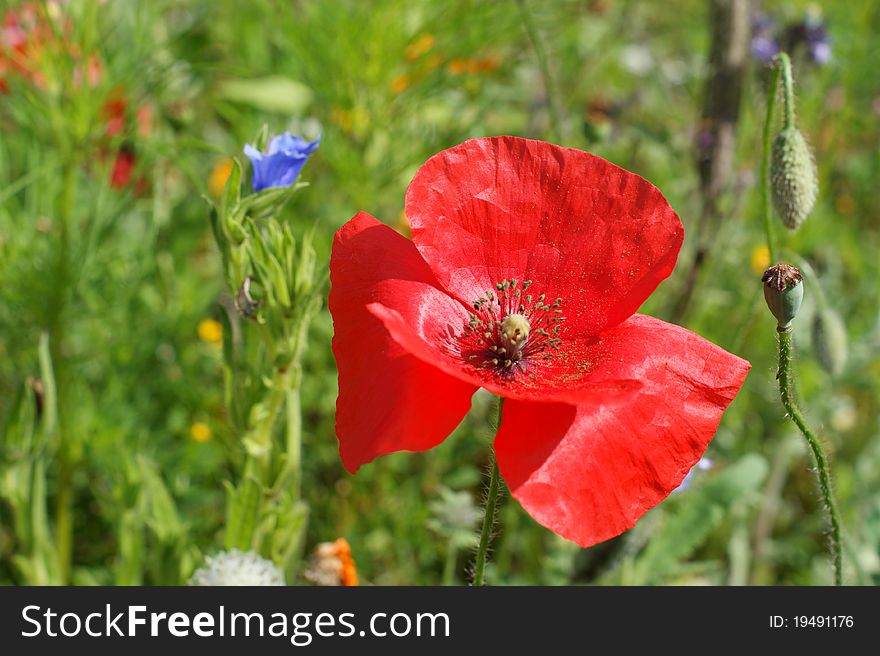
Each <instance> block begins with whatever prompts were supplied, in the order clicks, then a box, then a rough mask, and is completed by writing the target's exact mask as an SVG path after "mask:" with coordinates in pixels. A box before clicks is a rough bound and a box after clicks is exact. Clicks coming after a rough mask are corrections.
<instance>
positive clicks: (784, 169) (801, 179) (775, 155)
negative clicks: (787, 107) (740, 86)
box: [770, 126, 819, 230]
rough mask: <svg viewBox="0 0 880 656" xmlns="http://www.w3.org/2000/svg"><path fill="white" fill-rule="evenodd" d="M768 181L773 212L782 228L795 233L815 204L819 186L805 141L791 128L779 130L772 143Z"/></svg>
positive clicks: (799, 132) (798, 132) (814, 165)
mask: <svg viewBox="0 0 880 656" xmlns="http://www.w3.org/2000/svg"><path fill="white" fill-rule="evenodd" d="M770 180H771V189H772V192H773V206H774V208H775V209H776V213H777V214H779V218H780V219H781V220H782V223H783V224H784V225H785V227H786V228H788V229H789V230H797V229H798V228H799V227H800V225H801V224H802V223H803V222H804V219H806V218H807V215H808V214H809V213H810V211H811V210H812V209H813V205H814V204H815V203H816V195H817V193H818V189H819V184H818V181H817V176H816V162H815V160H814V159H813V155H812V154H811V153H810V147H809V146H808V145H807V140H806V139H805V138H804V135H803V134H802V133H801V131H800V130H798V129H797V128H796V127H794V126H788V127H785V128H783V129H782V130H781V131H780V132H779V134H778V135H777V136H776V140H775V141H774V142H773V151H772V154H771V159H770Z"/></svg>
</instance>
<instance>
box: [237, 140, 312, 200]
mask: <svg viewBox="0 0 880 656" xmlns="http://www.w3.org/2000/svg"><path fill="white" fill-rule="evenodd" d="M320 143H321V137H318V138H317V139H315V140H314V141H307V140H305V139H303V138H301V137H297V136H294V135H292V134H290V133H289V132H285V133H283V134H279V135H277V136H275V137H273V138H272V140H271V141H270V142H269V150H268V152H266V153H261V152H259V151H258V150H256V149H255V148H253V146H251V145H250V144H247V145H246V146H245V147H244V154H245V155H247V156H248V157H249V158H250V160H251V165H252V166H253V169H254V175H253V189H254V191H262V190H263V189H271V188H273V187H288V186H290V185H292V184H293V183H294V181H295V180H296V178H297V177H298V176H299V174H300V171H302V168H303V166H305V163H306V161H307V160H308V158H309V155H311V154H312V153H313V152H314V151H315V149H316V148H317V147H318V145H319V144H320Z"/></svg>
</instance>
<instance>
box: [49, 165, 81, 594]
mask: <svg viewBox="0 0 880 656" xmlns="http://www.w3.org/2000/svg"><path fill="white" fill-rule="evenodd" d="M59 200H60V211H59V218H60V237H59V243H58V261H57V264H56V267H57V268H56V272H55V275H56V281H57V288H56V294H55V298H54V302H53V306H52V309H51V312H52V314H51V323H50V329H49V351H50V353H51V359H52V363H53V365H54V367H55V385H56V389H57V393H58V400H57V402H58V406H57V421H56V425H55V428H56V431H57V444H58V479H57V492H56V496H55V551H56V555H57V558H58V577H59V583H60V584H61V585H66V584H68V583H69V582H70V573H71V568H72V563H73V471H74V467H75V463H74V462H73V453H72V451H73V449H72V445H71V443H70V442H71V439H72V438H71V435H70V434H69V424H68V416H67V415H68V400H69V395H70V390H69V389H68V381H69V379H68V376H67V366H66V362H65V359H64V353H63V344H64V333H65V328H66V326H65V322H66V316H65V315H66V310H67V307H66V306H67V294H68V289H67V285H68V284H69V280H70V252H69V251H70V243H69V242H70V231H71V227H72V226H71V225H70V224H71V221H72V220H73V212H74V207H75V204H76V161H75V160H74V159H73V156H72V155H69V154H68V155H67V159H66V161H65V165H64V173H63V177H62V188H61V196H60V199H59Z"/></svg>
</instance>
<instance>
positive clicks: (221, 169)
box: [208, 157, 232, 198]
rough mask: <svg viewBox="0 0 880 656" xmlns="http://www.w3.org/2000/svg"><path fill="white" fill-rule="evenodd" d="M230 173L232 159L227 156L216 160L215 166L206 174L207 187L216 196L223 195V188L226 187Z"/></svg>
mask: <svg viewBox="0 0 880 656" xmlns="http://www.w3.org/2000/svg"><path fill="white" fill-rule="evenodd" d="M230 173H232V160H231V159H229V158H228V157H227V158H226V159H223V160H220V161H219V162H217V166H215V167H214V170H213V171H211V175H209V176H208V189H209V190H210V191H211V193H212V194H213V195H214V196H216V197H217V198H220V196H222V195H223V189H224V188H225V187H226V181H227V180H228V179H229V174H230Z"/></svg>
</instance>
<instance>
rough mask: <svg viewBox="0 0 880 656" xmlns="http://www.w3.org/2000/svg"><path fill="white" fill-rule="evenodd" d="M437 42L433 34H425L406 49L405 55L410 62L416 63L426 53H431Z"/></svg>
mask: <svg viewBox="0 0 880 656" xmlns="http://www.w3.org/2000/svg"><path fill="white" fill-rule="evenodd" d="M435 42H436V39H435V38H434V35H433V34H423V35H422V36H420V37H419V38H418V39H416V40H415V41H413V42H412V43H410V44H409V45H408V46H407V47H406V50H405V51H404V55H405V56H406V58H407V60H408V61H415V60H416V59H418V58H419V57H421V56H422V55H424V54H425V53H427V52H429V51H430V50H431V48H433V47H434V43H435Z"/></svg>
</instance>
